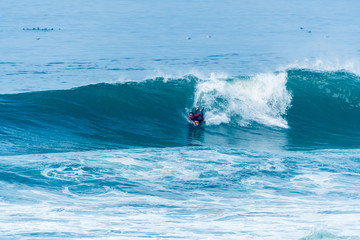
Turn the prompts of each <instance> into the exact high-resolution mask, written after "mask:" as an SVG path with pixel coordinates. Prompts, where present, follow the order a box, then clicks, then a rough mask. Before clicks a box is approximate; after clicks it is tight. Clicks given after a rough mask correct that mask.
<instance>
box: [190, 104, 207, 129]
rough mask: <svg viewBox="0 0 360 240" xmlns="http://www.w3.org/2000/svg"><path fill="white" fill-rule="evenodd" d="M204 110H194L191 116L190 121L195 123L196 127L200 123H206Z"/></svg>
mask: <svg viewBox="0 0 360 240" xmlns="http://www.w3.org/2000/svg"><path fill="white" fill-rule="evenodd" d="M203 111H204V108H203V109H201V110H199V108H197V107H196V108H193V110H192V111H191V112H190V114H189V118H188V119H189V121H191V122H193V123H194V124H195V126H199V124H200V123H202V122H205V118H204V115H203Z"/></svg>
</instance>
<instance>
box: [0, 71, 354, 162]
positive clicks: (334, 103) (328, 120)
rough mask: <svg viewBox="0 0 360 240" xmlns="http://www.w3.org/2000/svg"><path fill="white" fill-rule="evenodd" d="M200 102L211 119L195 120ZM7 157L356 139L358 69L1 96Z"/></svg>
mask: <svg viewBox="0 0 360 240" xmlns="http://www.w3.org/2000/svg"><path fill="white" fill-rule="evenodd" d="M193 105H201V106H204V107H205V108H206V119H207V126H206V128H205V129H196V128H193V127H191V126H189V124H188V122H187V112H188V110H189V109H190V108H191V107H192V106H193ZM0 111H1V112H2V113H3V114H2V115H1V117H0V118H1V119H0V121H1V123H2V124H1V126H0V135H1V140H0V152H1V154H2V155H9V154H23V153H44V152H63V151H83V150H92V149H114V148H127V147H137V146H142V147H143V146H151V147H173V146H184V145H197V144H200V145H207V144H215V145H224V144H225V145H243V146H254V145H259V146H261V147H262V148H264V146H265V147H266V146H269V147H272V146H273V145H272V144H273V143H276V145H279V143H280V145H281V146H285V147H286V146H288V147H294V148H297V147H300V148H301V147H331V146H342V147H359V145H360V144H359V143H360V141H359V140H360V139H359V137H358V136H359V135H360V125H359V124H358V121H359V119H360V77H359V76H357V75H355V74H351V73H348V72H341V71H337V72H320V71H313V70H309V69H289V70H286V71H284V72H278V73H273V74H259V75H256V76H252V77H226V76H216V75H211V76H210V78H207V79H205V78H198V77H195V76H193V75H189V76H185V77H182V78H173V79H165V78H154V79H150V80H147V81H144V82H140V83H134V82H127V83H121V84H120V83H119V84H105V83H104V84H96V85H88V86H83V87H78V88H74V89H69V90H54V91H42V92H29V93H20V94H4V95H0Z"/></svg>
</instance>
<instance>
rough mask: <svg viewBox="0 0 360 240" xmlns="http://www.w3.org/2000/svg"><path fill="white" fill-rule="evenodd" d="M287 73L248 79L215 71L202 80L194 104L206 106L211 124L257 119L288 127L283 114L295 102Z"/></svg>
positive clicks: (245, 121)
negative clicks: (288, 85)
mask: <svg viewBox="0 0 360 240" xmlns="http://www.w3.org/2000/svg"><path fill="white" fill-rule="evenodd" d="M286 81H287V74H286V73H285V72H281V73H277V74H275V73H269V74H258V75H255V76H254V77H250V78H248V79H245V78H232V79H228V78H227V76H226V75H222V74H220V75H216V74H211V75H210V78H208V79H205V80H203V81H201V82H199V83H198V85H197V88H196V92H195V99H194V105H196V106H205V107H206V109H207V112H206V114H207V115H206V118H207V123H208V124H210V125H218V124H221V123H229V122H230V121H231V120H232V122H235V123H237V124H239V125H247V124H249V123H251V122H257V123H260V124H265V125H268V126H275V127H282V128H287V127H288V124H287V122H286V120H285V119H284V118H283V116H284V115H285V114H286V111H287V109H288V108H289V107H290V104H291V99H292V97H291V94H290V93H289V92H288V91H287V89H286Z"/></svg>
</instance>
